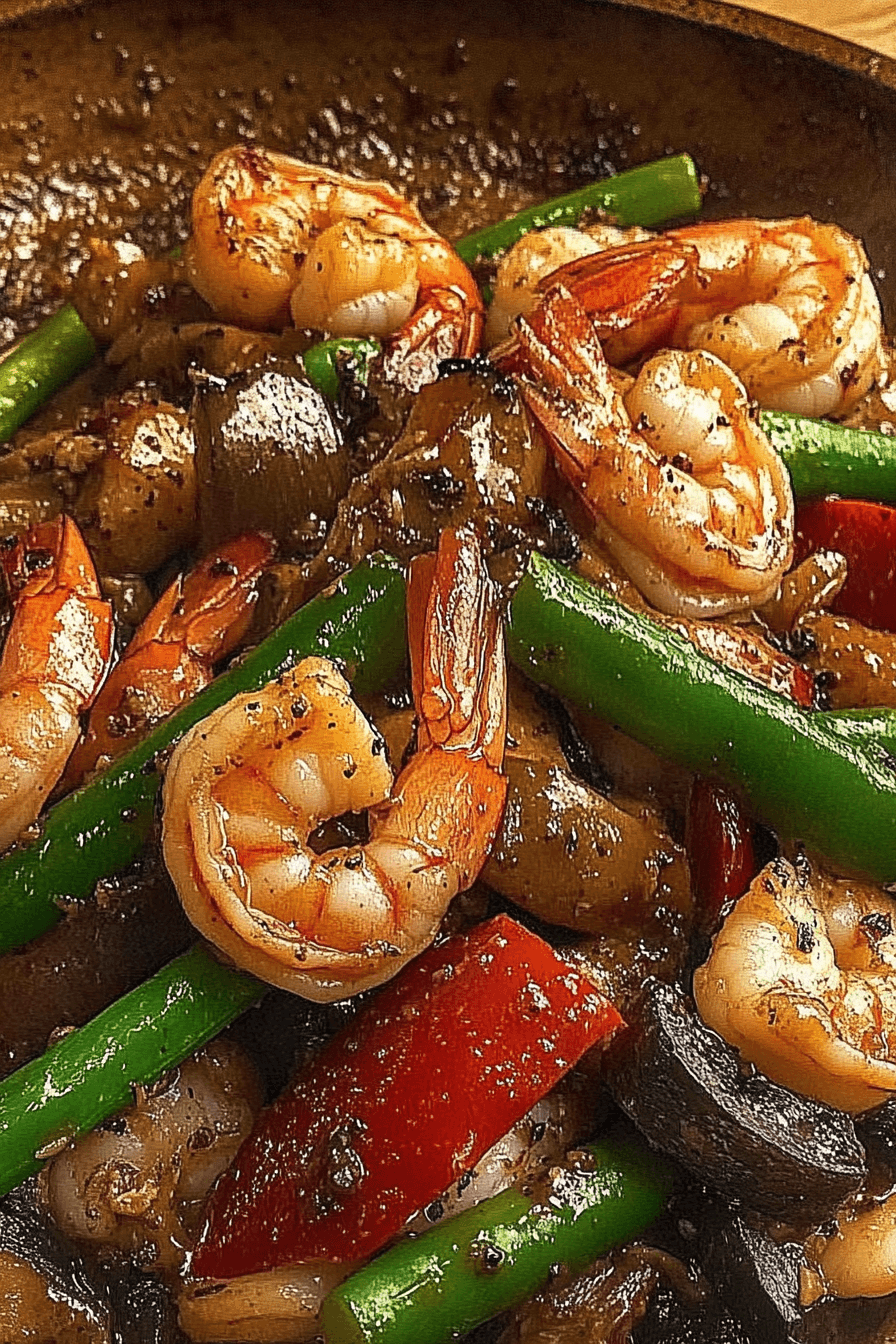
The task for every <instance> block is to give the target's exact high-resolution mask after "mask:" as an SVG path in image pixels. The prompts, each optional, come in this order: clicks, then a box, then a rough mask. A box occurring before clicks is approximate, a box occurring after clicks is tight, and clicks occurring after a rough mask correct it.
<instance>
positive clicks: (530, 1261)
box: [321, 1137, 672, 1344]
mask: <svg viewBox="0 0 896 1344" xmlns="http://www.w3.org/2000/svg"><path fill="white" fill-rule="evenodd" d="M671 1189H672V1178H671V1173H670V1170H669V1168H668V1167H667V1165H666V1163H665V1162H664V1161H663V1160H662V1159H661V1158H659V1157H657V1156H656V1155H655V1154H653V1153H649V1152H647V1150H646V1149H645V1148H644V1147H643V1145H642V1144H640V1143H639V1142H636V1141H635V1140H633V1139H629V1138H620V1137H610V1138H605V1139H604V1140H602V1141H601V1142H599V1143H595V1144H592V1145H589V1146H588V1147H587V1148H585V1149H583V1152H582V1159H581V1161H579V1162H578V1163H577V1164H576V1165H575V1166H574V1167H572V1168H571V1169H569V1170H565V1171H563V1172H562V1173H558V1174H557V1175H556V1176H554V1178H553V1179H552V1181H551V1183H550V1186H549V1187H547V1188H545V1189H544V1190H543V1191H537V1192H535V1193H528V1194H524V1193H523V1191H522V1190H520V1189H516V1188H512V1189H510V1190H505V1191H503V1193H501V1194H500V1195H495V1196H494V1197H493V1198H492V1199H487V1200H484V1201H483V1203H481V1204H478V1205H477V1206H476V1207H475V1208H473V1209H470V1210H468V1211H467V1212H466V1213H462V1214H460V1215H459V1216H458V1217H457V1218H453V1219H451V1220H449V1221H447V1222H445V1223H442V1224H441V1225H440V1226H438V1227H434V1228H432V1229H430V1230H429V1231H427V1232H425V1233H424V1234H423V1235H422V1236H420V1237H416V1238H414V1239H413V1240H406V1241H402V1242H399V1243H398V1244H397V1245H396V1246H393V1247H392V1248H391V1249H390V1250H388V1251H386V1252H385V1253H384V1254H383V1255H381V1256H378V1257H377V1258H376V1259H374V1260H372V1261H371V1262H370V1263H369V1264H368V1265H365V1266H364V1268H363V1269H361V1270H359V1272H358V1273H357V1274H354V1275H353V1276H352V1277H351V1278H350V1279H347V1280H346V1282H345V1283H343V1284H341V1285H340V1286H339V1287H338V1288H336V1289H334V1290H333V1292H332V1293H330V1295H329V1296H328V1297H327V1299H326V1301H325V1302H324V1305H323V1310H322V1312H321V1325H322V1328H323V1333H324V1338H325V1339H326V1341H327V1344H419V1341H420V1340H424V1339H425V1340H426V1344H443V1341H444V1342H445V1344H447V1341H449V1340H453V1339H457V1338H458V1336H459V1335H462V1334H464V1333H466V1331H468V1330H471V1329H473V1327H474V1326H476V1325H479V1324H480V1323H481V1322H483V1321H487V1320H489V1319H490V1318H491V1317H492V1316H496V1315H497V1314H498V1313H499V1312H501V1311H506V1310H507V1308H508V1307H513V1306H516V1305H517V1304H518V1303H520V1302H524V1301H525V1300H526V1299H527V1298H529V1297H531V1296H532V1294H533V1293H536V1292H538V1291H539V1289H541V1288H543V1287H544V1286H545V1284H546V1283H547V1282H548V1281H549V1280H550V1279H551V1277H552V1276H553V1275H554V1274H555V1273H556V1268H557V1266H558V1265H560V1266H562V1267H563V1268H564V1269H568V1270H569V1271H571V1272H572V1273H574V1274H575V1273H579V1272H581V1271H582V1270H583V1269H585V1268H586V1267H587V1266H588V1265H589V1264H591V1262H592V1261H593V1260H596V1259H597V1257H598V1256H601V1255H605V1254H606V1253H607V1251H609V1250H611V1249H612V1247H613V1246H617V1245H620V1244H622V1243H624V1242H626V1241H628V1240H630V1239H631V1238H632V1237H634V1236H636V1235H637V1234H638V1233H639V1232H641V1231H643V1230H644V1228H646V1227H648V1226H649V1225H650V1223H652V1222H653V1221H654V1219H655V1218H656V1217H657V1216H658V1215H659V1214H660V1213H661V1212H662V1209H663V1206H664V1205H665V1202H666V1199H667V1198H668V1196H669V1194H670V1193H671Z"/></svg>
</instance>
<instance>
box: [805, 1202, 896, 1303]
mask: <svg viewBox="0 0 896 1344" xmlns="http://www.w3.org/2000/svg"><path fill="white" fill-rule="evenodd" d="M834 1221H835V1224H836V1225H835V1227H834V1228H833V1229H830V1228H826V1229H825V1230H823V1231H820V1232H817V1233H815V1234H814V1235H813V1236H811V1237H810V1238H809V1240H808V1241H807V1242H806V1249H805V1263H804V1264H803V1265H802V1266H801V1268H800V1301H801V1302H802V1304H803V1305H804V1306H808V1305H810V1304H811V1303H813V1302H817V1301H818V1300H819V1298H822V1297H889V1296H890V1294H891V1293H893V1292H896V1194H892V1193H891V1194H888V1195H887V1196H886V1197H885V1198H883V1199H874V1198H871V1197H869V1195H868V1194H867V1193H864V1194H860V1195H859V1196H858V1198H857V1199H854V1200H850V1201H849V1202H848V1204H847V1206H846V1207H845V1208H841V1209H839V1210H838V1212H837V1216H836V1219H835V1220H834Z"/></svg>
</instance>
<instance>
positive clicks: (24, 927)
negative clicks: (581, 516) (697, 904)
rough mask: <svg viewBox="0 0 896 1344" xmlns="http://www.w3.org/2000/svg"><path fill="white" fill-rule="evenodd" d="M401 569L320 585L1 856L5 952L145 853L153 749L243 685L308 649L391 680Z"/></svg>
mask: <svg viewBox="0 0 896 1344" xmlns="http://www.w3.org/2000/svg"><path fill="white" fill-rule="evenodd" d="M404 591H405V590H404V578H403V576H402V573H401V570H400V568H399V566H398V565H397V563H396V562H395V561H392V560H390V559H388V558H384V557H379V558H374V559H372V560H368V561H365V562H364V563H363V564H361V565H359V566H358V568H357V569H355V570H353V571H352V572H351V573H350V574H346V575H345V576H344V577H343V578H341V579H340V580H339V581H338V583H336V584H335V585H334V586H333V588H331V589H329V590H328V591H327V592H325V593H321V594H320V595H319V596H318V597H316V598H314V599H313V600H312V601H311V602H309V603H308V604H307V605H306V606H304V607H303V608H302V609H301V610H300V611H298V612H296V613H295V615H294V616H291V617H290V618H289V620H287V621H286V622H284V624H283V625H282V626H280V628H279V629H278V630H276V631H274V633H273V634H272V635H270V636H269V637H268V638H267V639H266V640H265V641H264V643H263V644H260V645H259V646H258V648H256V649H253V650H252V652H251V653H250V654H248V655H247V656H246V658H244V659H243V661H242V662H241V663H239V664H238V665H237V666H236V667H234V668H232V669H231V670H230V671H229V672H226V673H224V675H223V676H220V677H218V678H217V680H215V681H213V682H212V683H211V685H210V686H208V687H206V689H205V690H204V691H201V692H200V694H199V695H197V696H195V697H194V699H192V700H190V701H189V702H188V703H187V704H185V705H183V706H182V707H181V708H180V709H179V710H177V711H176V713H174V714H172V715H171V716H170V717H169V718H167V719H165V720H164V722H163V723H161V724H160V725H159V726H158V728H156V729H155V730H154V731H153V732H152V733H150V735H149V736H148V737H147V738H145V739H144V740H143V741H142V742H141V743H140V744H139V745H138V746H136V747H134V748H133V749H132V750H131V751H130V752H128V754H127V755H126V756H122V757H121V759H120V760H119V761H116V762H115V763H114V764H113V765H112V766H110V767H109V769H108V770H106V771H105V772H104V773H103V774H101V775H98V776H97V777H96V778H95V779H93V780H91V781H90V782H89V783H88V784H86V785H85V786H84V787H83V788H82V789H79V790H78V791H77V792H76V793H73V794H69V795H68V797H66V798H63V799H62V801H61V802H59V803H58V804H57V805H56V806H55V807H54V808H53V809H52V810H51V811H50V812H49V813H48V814H47V816H46V818H45V820H44V821H43V824H42V826H41V830H40V834H39V835H38V837H37V839H35V840H33V841H31V842H30V843H27V844H23V845H21V846H20V847H19V848H16V849H13V850H10V851H9V852H8V853H7V854H6V855H4V856H3V858H2V859H0V952H2V951H7V950H8V949H9V948H11V947H16V946H19V945H20V944H22V943H26V942H28V940H29V939H31V938H36V937H37V935H38V934H40V933H43V932H44V931H45V930H46V929H49V928H52V927H53V925H54V924H55V923H56V922H57V920H58V919H59V918H60V915H61V909H62V907H64V905H65V903H66V902H71V901H77V900H85V899H87V898H88V897H89V896H90V895H91V893H92V892H93V888H94V886H95V885H96V883H97V882H98V881H99V879H100V878H101V877H105V876H107V875H108V874H110V873H114V872H117V871H118V870H119V869H120V868H123V867H125V866H126V865H127V864H129V863H131V862H132V861H133V860H134V859H135V858H136V857H137V855H138V854H139V852H140V849H141V847H142V846H143V844H144V842H145V841H146V839H147V837H148V835H149V833H150V830H151V828H152V823H153V816H154V811H155V800H156V795H157V793H158V790H159V786H160V784H161V775H160V774H159V773H158V771H157V770H156V765H155V761H156V757H157V756H158V754H159V753H160V752H164V751H166V750H167V749H168V748H169V747H171V746H172V745H173V744H174V743H175V742H176V741H177V740H178V739H179V738H180V737H181V736H182V735H183V733H185V732H186V730H187V729H188V728H191V727H192V726H193V724H194V723H197V722H198V721H199V719H201V718H203V717H204V716H205V715H206V714H208V713H209V712H210V711H211V710H212V709H215V708H217V706H218V705H221V704H224V702H225V701H226V700H229V699H230V698H231V697H232V696H234V695H236V694H238V693H239V692H241V691H250V690H252V689H254V688H255V687H260V686H263V685H264V684H265V683H266V682H268V681H270V680H271V679H272V678H273V677H276V676H277V675H278V674H279V673H280V672H283V671H285V670H286V669H287V668H289V667H292V666H293V665H294V664H295V663H296V662H298V660H299V659H300V658H302V657H304V656H306V655H307V654H310V653H319V654H322V655H323V656H325V657H329V658H333V659H335V660H336V661H338V662H341V663H343V664H345V665H346V666H347V667H348V669H349V672H350V675H351V676H352V679H353V682H354V684H355V686H356V688H357V689H358V690H364V689H367V690H373V689H376V688H377V687H380V686H384V685H386V684H387V683H388V682H389V680H390V679H391V678H392V677H393V676H394V675H395V674H396V673H397V671H398V670H399V668H400V666H401V663H402V660H403V658H404V649H405V641H404V638H403V632H404V623H405V597H404Z"/></svg>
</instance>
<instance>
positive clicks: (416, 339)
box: [187, 145, 483, 391]
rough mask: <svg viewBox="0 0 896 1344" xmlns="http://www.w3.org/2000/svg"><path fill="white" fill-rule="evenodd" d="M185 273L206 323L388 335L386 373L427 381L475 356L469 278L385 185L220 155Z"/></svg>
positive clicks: (196, 217) (292, 163)
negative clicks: (452, 362)
mask: <svg viewBox="0 0 896 1344" xmlns="http://www.w3.org/2000/svg"><path fill="white" fill-rule="evenodd" d="M187 265H188V269H189V272H190V276H191V279H192V281H193V284H194V286H195V288H196V289H197V290H198V291H199V293H200V294H201V295H202V297H203V298H204V299H206V300H207V301H208V302H209V303H210V304H211V306H212V308H213V309H214V310H215V314H216V316H218V317H219V318H221V319H223V320H224V321H228V322H234V323H236V324H237V325H240V326H249V327H283V326H285V325H286V323H287V321H288V319H289V317H290V315H291V316H292V320H293V322H294V323H295V325H296V326H297V327H313V328H317V329H320V330H324V331H329V332H331V333H332V334H333V335H334V336H380V337H391V338H392V339H391V341H390V342H389V361H390V363H391V365H392V367H393V368H394V369H397V370H400V369H402V368H405V369H408V368H410V369H411V371H412V372H413V371H416V372H418V373H421V371H422V368H423V366H424V365H425V366H426V368H430V366H432V369H431V372H432V376H434V375H435V368H434V363H435V362H437V360H438V359H447V358H450V357H452V356H456V355H463V356H468V355H473V354H475V353H476V350H477V349H478V347H479V340H480V337H481V334H482V323H483V309H482V299H481V297H480V295H479V291H478V289H477V287H476V283H475V281H474V280H473V277H472V276H471V274H470V272H469V271H468V270H467V268H466V266H465V265H464V264H463V262H462V261H461V260H460V258H459V257H458V255H457V253H456V252H455V251H454V249H453V248H452V247H451V246H450V245H449V244H448V243H447V242H446V241H445V240H444V239H443V238H441V237H440V236H439V234H437V233H436V231H435V230H434V229H432V228H431V227H430V226H429V225H428V224H427V223H426V221H425V220H424V218H423V216H422V215H421V214H420V212H419V211H418V210H417V208H416V207H415V206H413V205H412V204H411V203H410V202H409V201H406V200H405V199H404V198H403V197H402V196H401V195H399V193H398V192H397V191H396V190H395V189H394V187H391V186H389V185H388V183H386V182H365V181H363V180H361V179H358V178H353V177H348V176H346V174H344V173H337V172H334V171H332V169H329V168H321V167H318V166H316V165H313V164H307V163H300V162H298V160H296V159H290V158H288V157H287V156H286V155H284V154H273V153H269V152H267V151H265V150H262V149H257V148H253V147H250V146H247V145H237V146H234V147H233V148H231V149H226V150H223V151H222V152H221V153H220V154H218V155H217V157H216V158H214V159H213V160H212V162H211V164H210V166H209V168H208V169H207V171H206V173H205V176H204V177H203V178H202V181H201V182H200V183H199V186H198V187H197V188H196V191H195V192H194V194H193V237H192V240H191V242H190V245H189V248H188V252H187ZM423 381H427V382H428V381H431V378H430V377H424V378H423ZM408 385H409V386H413V390H415V391H416V390H417V386H419V385H422V384H419V383H418V384H416V385H414V384H413V378H411V379H410V380H409V383H408Z"/></svg>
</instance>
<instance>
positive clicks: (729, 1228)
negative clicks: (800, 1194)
mask: <svg viewBox="0 0 896 1344" xmlns="http://www.w3.org/2000/svg"><path fill="white" fill-rule="evenodd" d="M687 1219H688V1223H689V1224H690V1226H691V1227H692V1228H693V1230H694V1232H695V1248H694V1249H695V1253H696V1256H697V1259H698V1262H699V1264H700V1266H701V1268H702V1269H703V1272H704V1273H705V1274H706V1276H707V1278H708V1279H709V1280H710V1282H711V1283H713V1284H714V1285H715V1286H716V1288H717V1290H718V1292H719V1293H720V1294H723V1295H724V1299H725V1302H726V1304H727V1305H728V1307H729V1308H730V1310H731V1311H732V1312H733V1313H734V1315H735V1316H736V1317H737V1319H738V1320H740V1321H741V1322H742V1323H743V1325H744V1327H745V1328H746V1330H747V1331H748V1334H749V1338H750V1339H751V1340H761V1341H762V1344H791V1341H792V1340H793V1339H794V1338H795V1337H796V1338H799V1339H802V1338H803V1333H802V1331H800V1329H799V1322H800V1317H801V1315H802V1311H801V1307H800V1265H801V1264H802V1261H803V1246H802V1243H801V1242H799V1241H794V1240H792V1239H787V1238H786V1237H783V1238H782V1239H781V1240H774V1239H773V1238H772V1236H771V1235H769V1231H768V1230H766V1229H764V1228H763V1227H762V1226H761V1224H760V1223H759V1222H758V1220H755V1219H752V1218H749V1217H745V1216H744V1215H743V1213H742V1212H738V1211H736V1210H732V1209H730V1208H726V1207H725V1206H723V1205H721V1204H720V1203H719V1201H718V1200H712V1199H702V1200H697V1201H694V1200H692V1201H691V1202H690V1207H689V1208H688V1210H687ZM797 1332H799V1333H797ZM834 1338H839V1336H834ZM847 1338H849V1336H847Z"/></svg>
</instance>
